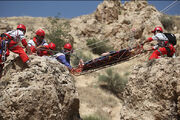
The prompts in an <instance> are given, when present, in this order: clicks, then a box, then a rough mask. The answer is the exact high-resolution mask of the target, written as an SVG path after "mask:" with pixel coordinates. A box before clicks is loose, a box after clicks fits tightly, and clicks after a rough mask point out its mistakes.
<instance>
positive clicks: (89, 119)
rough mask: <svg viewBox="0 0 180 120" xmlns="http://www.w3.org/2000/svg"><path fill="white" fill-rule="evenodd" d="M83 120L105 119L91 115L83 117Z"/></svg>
mask: <svg viewBox="0 0 180 120" xmlns="http://www.w3.org/2000/svg"><path fill="white" fill-rule="evenodd" d="M83 120H104V118H101V117H97V116H95V115H93V116H92V115H90V116H85V117H83Z"/></svg>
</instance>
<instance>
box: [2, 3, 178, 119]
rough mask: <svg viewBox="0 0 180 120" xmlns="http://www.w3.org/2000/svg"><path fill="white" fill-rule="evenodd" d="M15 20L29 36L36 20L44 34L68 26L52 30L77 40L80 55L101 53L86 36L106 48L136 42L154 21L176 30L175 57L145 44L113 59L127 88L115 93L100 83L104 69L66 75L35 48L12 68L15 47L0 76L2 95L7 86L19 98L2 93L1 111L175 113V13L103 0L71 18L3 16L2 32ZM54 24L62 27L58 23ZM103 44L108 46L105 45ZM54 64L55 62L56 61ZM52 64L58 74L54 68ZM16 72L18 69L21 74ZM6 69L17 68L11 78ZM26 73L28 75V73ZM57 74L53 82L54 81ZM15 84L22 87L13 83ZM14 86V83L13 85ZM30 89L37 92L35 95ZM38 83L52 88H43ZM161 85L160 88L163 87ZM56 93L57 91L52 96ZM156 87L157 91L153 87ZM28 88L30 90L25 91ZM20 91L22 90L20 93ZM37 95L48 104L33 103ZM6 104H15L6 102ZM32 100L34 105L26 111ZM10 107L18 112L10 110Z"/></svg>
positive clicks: (103, 115)
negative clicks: (28, 62)
mask: <svg viewBox="0 0 180 120" xmlns="http://www.w3.org/2000/svg"><path fill="white" fill-rule="evenodd" d="M19 23H22V24H24V25H26V27H27V33H26V38H27V41H28V40H30V39H32V38H33V36H34V35H35V31H36V30H37V29H39V28H43V29H44V30H45V32H46V34H50V33H51V32H52V30H53V29H56V28H57V29H60V28H62V31H63V32H64V33H66V34H65V35H64V36H59V35H58V34H60V35H62V34H61V33H55V32H54V33H53V34H52V35H54V36H57V37H59V38H60V39H64V41H68V42H71V43H72V44H73V47H74V54H76V55H78V57H80V58H83V59H84V60H87V59H93V58H96V57H99V55H98V54H95V53H94V52H93V51H92V49H91V48H90V47H88V45H87V43H88V40H92V39H95V40H96V41H97V42H101V41H102V42H101V43H100V44H99V45H101V44H102V43H104V44H105V45H106V46H110V47H111V50H120V49H124V48H127V47H133V46H135V45H136V44H137V43H138V42H143V41H144V40H145V39H147V38H148V37H150V36H152V33H151V31H152V30H153V29H154V27H155V26H162V27H163V30H164V31H165V32H172V33H174V34H175V35H176V38H177V41H178V44H177V45H176V46H175V48H176V55H177V58H175V59H174V58H166V57H165V58H162V59H159V60H155V61H148V57H149V56H150V54H151V53H152V52H147V53H146V54H142V55H139V56H138V57H136V58H134V59H132V60H130V61H127V62H124V63H121V64H118V65H116V66H112V67H110V69H112V70H113V72H114V73H118V74H119V75H120V76H121V77H122V78H123V79H124V78H125V77H128V83H127V86H126V88H125V91H124V92H122V91H119V92H118V93H117V94H115V93H113V92H112V91H110V90H108V89H106V88H105V87H103V86H104V83H102V82H100V81H99V80H98V79H99V76H100V75H105V74H106V70H107V69H103V70H100V71H97V72H94V73H89V74H86V75H82V76H78V77H77V76H71V75H70V74H69V72H68V71H67V69H66V68H64V67H63V66H62V65H60V66H59V64H58V63H56V62H55V63H54V62H53V63H51V61H48V60H46V59H40V58H39V57H37V58H36V57H35V56H33V57H32V59H33V60H34V61H33V62H32V66H33V67H32V68H26V69H24V67H23V66H21V65H22V64H20V65H19V64H18V63H16V62H17V61H15V63H14V64H15V66H16V67H15V68H16V69H14V67H13V66H12V64H11V60H12V59H18V58H16V57H17V56H16V55H14V54H11V55H10V57H9V58H8V61H7V63H6V65H7V67H6V69H5V72H7V73H6V76H5V77H4V78H3V79H1V80H0V82H1V83H2V85H1V92H0V93H1V94H0V98H3V99H4V98H7V97H6V96H9V95H7V93H6V92H8V93H9V94H10V96H11V97H12V99H13V100H14V101H15V102H16V105H17V106H18V105H20V106H19V107H17V106H16V107H14V106H13V105H14V104H12V102H11V101H9V99H8V98H7V99H6V100H4V101H2V100H1V99H0V100H1V101H2V102H1V103H3V104H2V106H3V107H1V108H0V118H2V117H3V118H6V119H8V118H10V116H11V115H12V116H13V118H14V119H16V118H21V117H22V118H27V117H29V116H31V115H32V114H34V116H33V117H32V118H31V119H39V118H40V117H41V118H47V119H54V118H57V119H59V118H60V117H62V116H61V115H62V114H64V116H63V117H64V119H63V120H66V119H67V120H68V119H72V118H73V116H75V117H74V120H76V117H77V116H78V114H79V113H80V115H81V117H82V118H85V117H86V116H95V117H98V118H99V119H101V120H119V119H132V120H133V119H138V120H158V119H159V120H160V119H168V118H169V116H170V117H171V118H172V119H173V120H178V115H179V112H178V111H179V102H177V101H178V100H179V97H178V96H179V91H178V89H179V85H178V84H179V82H178V79H179V73H180V72H179V68H178V67H179V61H180V59H179V57H178V56H179V55H180V42H179V41H180V16H168V15H165V14H162V13H160V12H159V11H158V10H157V9H156V8H155V7H154V6H151V5H149V4H148V3H147V2H146V1H130V2H125V3H124V4H121V2H120V1H118V0H113V1H103V2H102V3H101V4H99V5H98V6H97V9H96V11H94V12H93V13H92V14H89V15H84V16H79V17H76V18H72V19H60V18H42V17H30V16H24V17H6V18H0V32H1V33H2V32H5V31H7V30H11V29H15V28H16V27H17V25H18V24H19ZM58 26H63V27H60V28H58ZM46 39H47V40H48V41H53V40H54V39H56V37H52V38H49V37H47V36H46ZM154 44H156V42H152V43H151V44H145V45H144V48H145V49H148V48H150V47H152V46H153V45H154ZM97 46H98V45H97ZM81 48H82V49H81ZM103 50H105V51H109V49H103ZM74 61H77V58H76V57H72V63H73V65H76V64H77V62H74ZM46 62H47V63H46ZM36 63H39V64H40V65H37V64H36ZM75 63H76V64H75ZM137 64H138V65H137ZM8 66H10V68H8ZM54 66H56V67H57V68H54ZM171 68H173V69H171ZM39 70H40V71H41V73H42V75H40V76H39V74H38V71H39ZM46 70H48V71H46ZM16 71H18V72H16ZM55 71H56V72H57V76H52V73H54V72H55ZM170 71H171V72H170ZM36 72H37V73H36ZM21 74H23V75H22V76H21ZM46 74H47V75H46ZM164 74H165V75H167V76H168V77H166V76H165V75H164ZM10 75H12V76H14V78H9V76H10ZM27 75H28V76H30V77H27ZM33 75H34V76H35V77H33ZM43 75H45V76H48V75H49V76H51V77H52V78H50V79H48V78H49V77H47V78H45V77H42V76H43ZM20 77H21V78H20ZM31 77H32V78H31ZM19 79H20V80H19ZM52 81H53V82H52ZM9 82H10V83H9ZM56 82H57V83H58V85H57V86H56V84H55V83H56ZM6 83H8V84H7V85H6V87H3V85H4V84H6ZM66 83H67V84H66ZM166 83H167V84H166ZM41 84H42V85H41ZM24 85H25V86H24ZM76 87H77V88H76ZM17 88H18V89H20V90H19V91H18V90H17ZM31 88H36V89H32V91H28V92H26V91H27V89H31ZM38 88H40V90H39V89H38ZM44 88H45V90H44ZM157 88H159V89H157ZM176 88H177V89H176ZM55 89H56V90H55ZM49 90H50V91H49ZM61 90H62V91H63V92H61ZM165 90H166V91H165ZM11 91H15V93H12V92H11ZM34 91H35V93H37V95H34ZM43 91H45V92H47V91H49V92H47V93H46V94H42V93H43ZM164 91H165V93H163V92H164ZM4 93H6V94H4ZM51 93H53V94H52V96H51V97H49V95H50V94H51ZM59 93H60V94H61V96H59V97H58V98H57V96H58V95H59ZM66 93H67V94H66ZM77 93H78V94H79V95H77ZM153 93H156V94H154V95H153ZM31 94H33V95H32V96H28V95H31ZM23 96H25V97H24V98H22V97H23ZM63 96H65V98H64V97H63ZM41 97H42V98H43V99H44V100H43V99H42V98H41ZM34 98H36V99H40V101H41V102H42V103H46V101H49V100H50V104H49V103H47V104H44V105H42V103H41V102H37V103H38V104H37V103H36V102H34V101H33V99H34ZM27 99H30V100H29V101H27V102H28V103H30V105H29V106H26V105H25V103H27V102H26V100H27ZM63 100H65V101H63ZM62 101H63V102H62ZM67 101H68V102H67ZM73 101H74V102H75V103H73ZM21 102H22V103H21ZM61 102H62V103H61ZM57 104H60V106H58V108H56V106H57ZM21 105H22V106H21ZM31 105H32V106H33V107H31ZM61 105H62V106H61ZM63 105H64V106H63ZM7 106H12V107H9V108H6V107H7ZM41 106H42V107H41ZM48 107H49V108H52V110H50V109H47V108H48ZM71 107H72V108H73V110H72V109H71ZM20 108H21V109H22V110H20ZM26 108H27V109H26ZM32 108H34V109H35V111H39V112H37V113H36V112H35V113H31V110H32ZM40 108H42V109H40ZM63 108H64V109H63ZM34 109H33V110H34ZM151 109H152V110H151ZM14 110H16V111H17V112H16V113H14ZM63 110H64V111H63ZM4 111H5V112H4ZM69 111H70V112H69ZM72 111H73V112H72ZM21 112H22V113H23V114H22V115H21V114H20V113H21ZM66 113H67V114H66ZM68 113H72V116H71V118H66V117H68V116H69V114H68ZM56 114H59V116H56V117H55V115H56ZM158 114H161V115H158Z"/></svg>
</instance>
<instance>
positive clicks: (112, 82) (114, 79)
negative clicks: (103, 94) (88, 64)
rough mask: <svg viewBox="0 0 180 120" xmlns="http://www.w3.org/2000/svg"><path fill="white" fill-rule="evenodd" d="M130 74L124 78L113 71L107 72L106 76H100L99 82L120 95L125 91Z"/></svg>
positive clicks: (108, 70)
mask: <svg viewBox="0 0 180 120" xmlns="http://www.w3.org/2000/svg"><path fill="white" fill-rule="evenodd" d="M127 76H128V73H127V74H125V76H124V77H122V76H120V75H119V74H118V73H116V72H114V71H113V70H112V69H107V70H106V75H99V78H98V79H99V81H103V82H105V83H106V85H107V87H108V89H109V90H111V91H112V92H115V93H120V92H122V91H123V90H124V88H125V86H126V83H127Z"/></svg>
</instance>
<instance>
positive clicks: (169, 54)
mask: <svg viewBox="0 0 180 120" xmlns="http://www.w3.org/2000/svg"><path fill="white" fill-rule="evenodd" d="M165 48H166V51H167V56H168V57H172V55H171V50H170V48H169V47H165Z"/></svg>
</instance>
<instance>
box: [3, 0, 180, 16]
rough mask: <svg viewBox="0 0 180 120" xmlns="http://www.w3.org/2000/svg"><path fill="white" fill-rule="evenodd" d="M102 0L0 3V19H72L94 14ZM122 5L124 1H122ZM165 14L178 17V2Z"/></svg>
mask: <svg viewBox="0 0 180 120" xmlns="http://www.w3.org/2000/svg"><path fill="white" fill-rule="evenodd" d="M102 1H103V0H89V1H86V0H81V1H76V0H67V1H61V0H60V1H23V0H20V1H13V0H11V1H0V5H1V7H0V17H11V16H33V17H48V16H56V15H58V13H60V14H61V15H60V17H63V18H72V17H76V16H81V15H85V14H90V13H92V12H94V11H95V10H96V8H97V6H98V4H100V3H101V2H102ZM148 2H149V4H152V5H154V6H155V7H156V8H157V9H158V10H159V11H160V10H162V9H163V8H165V7H166V6H168V5H169V4H171V3H172V2H173V0H169V1H168V0H165V1H155V0H150V1H148ZM122 3H124V1H122ZM167 14H170V15H180V1H178V2H176V4H175V5H174V6H173V7H172V8H171V9H169V11H168V12H167Z"/></svg>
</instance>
